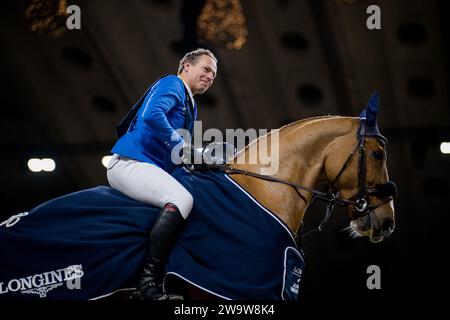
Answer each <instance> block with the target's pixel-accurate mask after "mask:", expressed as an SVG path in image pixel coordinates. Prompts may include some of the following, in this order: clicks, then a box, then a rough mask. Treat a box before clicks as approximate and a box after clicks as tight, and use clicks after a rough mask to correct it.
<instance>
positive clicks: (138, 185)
mask: <svg viewBox="0 0 450 320" xmlns="http://www.w3.org/2000/svg"><path fill="white" fill-rule="evenodd" d="M107 177H108V182H109V184H110V185H111V187H112V188H114V189H116V190H118V191H120V192H122V193H124V194H126V195H127V196H129V197H130V198H133V199H135V200H137V201H141V202H145V203H148V204H151V205H153V206H157V207H159V208H162V207H163V206H164V205H165V204H167V203H169V202H170V203H173V204H174V205H176V206H177V207H178V209H179V210H180V213H181V215H182V216H183V218H184V219H186V218H187V217H188V215H189V213H190V212H191V209H192V205H193V202H194V199H193V198H192V195H191V194H190V193H189V191H187V190H186V189H185V188H184V187H183V186H182V185H181V184H180V183H179V182H178V181H177V180H175V178H174V177H172V176H171V175H170V174H168V173H167V172H166V171H164V170H163V169H161V168H159V167H158V166H156V165H153V164H150V163H145V162H140V161H137V160H133V159H129V158H126V157H122V156H119V155H117V154H114V155H113V157H112V158H111V161H110V162H109V165H108V170H107Z"/></svg>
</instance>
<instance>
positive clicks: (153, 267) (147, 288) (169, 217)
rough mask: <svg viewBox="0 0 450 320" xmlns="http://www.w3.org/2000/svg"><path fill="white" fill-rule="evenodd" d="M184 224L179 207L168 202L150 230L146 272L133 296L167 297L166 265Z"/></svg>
mask: <svg viewBox="0 0 450 320" xmlns="http://www.w3.org/2000/svg"><path fill="white" fill-rule="evenodd" d="M183 225H184V218H183V216H182V215H181V213H180V211H179V210H178V208H177V207H176V206H175V205H174V204H172V203H168V204H166V205H165V206H164V207H163V208H162V210H161V212H160V214H159V216H158V217H157V218H156V222H155V223H154V225H153V228H152V231H151V232H150V244H149V248H148V251H147V259H146V262H145V266H144V272H143V274H142V275H141V278H140V279H139V283H138V287H137V291H136V292H135V293H133V295H132V298H137V299H140V300H160V299H167V296H166V295H165V294H164V292H163V290H162V280H163V277H164V273H163V271H164V265H165V263H166V260H167V258H168V256H169V253H170V250H171V249H172V247H173V245H174V244H175V240H176V238H177V236H178V234H179V233H180V231H181V229H182V227H183Z"/></svg>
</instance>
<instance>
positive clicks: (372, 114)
mask: <svg viewBox="0 0 450 320" xmlns="http://www.w3.org/2000/svg"><path fill="white" fill-rule="evenodd" d="M378 101H379V100H378V93H375V94H374V95H372V97H371V98H370V100H369V103H368V106H367V108H366V109H365V110H364V111H363V112H362V113H361V115H360V117H359V118H355V119H353V120H352V127H353V129H352V130H351V131H350V132H349V133H348V134H346V135H344V136H342V137H340V138H338V139H336V140H337V141H336V142H335V143H333V144H332V145H331V146H330V150H329V152H328V157H327V159H326V163H325V171H326V175H327V178H328V180H329V181H330V182H331V183H332V186H333V187H334V188H335V189H337V191H339V199H338V201H341V202H343V204H344V205H345V206H346V208H347V209H346V210H347V211H348V213H349V215H350V217H351V219H352V221H351V223H350V229H351V230H352V233H353V234H354V235H358V236H368V237H369V239H370V241H372V242H380V241H382V240H383V239H385V238H386V237H388V236H389V235H390V234H391V233H392V232H393V231H394V226H395V219H394V205H393V201H392V199H393V197H394V196H395V195H396V186H395V184H394V183H393V182H391V181H389V176H388V171H387V166H386V160H387V156H386V143H387V140H386V138H385V137H383V136H382V135H381V134H380V132H379V130H378V126H377V121H376V119H377V111H378V106H379V103H378Z"/></svg>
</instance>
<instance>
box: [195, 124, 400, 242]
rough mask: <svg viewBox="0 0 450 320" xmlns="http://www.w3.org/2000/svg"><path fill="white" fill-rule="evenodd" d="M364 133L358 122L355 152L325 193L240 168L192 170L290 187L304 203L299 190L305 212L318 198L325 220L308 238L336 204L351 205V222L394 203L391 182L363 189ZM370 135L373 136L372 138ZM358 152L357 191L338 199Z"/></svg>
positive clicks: (221, 166) (223, 166) (214, 166)
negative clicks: (309, 197)
mask: <svg viewBox="0 0 450 320" xmlns="http://www.w3.org/2000/svg"><path fill="white" fill-rule="evenodd" d="M366 136H367V135H366V130H365V121H364V120H363V119H361V124H360V128H359V130H358V137H359V140H358V143H357V145H356V147H355V149H354V150H353V151H352V152H350V154H349V155H348V157H347V159H346V161H345V162H344V164H343V166H342V167H341V170H339V173H338V174H337V175H336V177H335V178H334V179H333V182H332V183H331V186H330V188H329V190H328V192H322V191H318V190H315V189H312V188H308V187H305V186H302V185H299V184H296V183H293V182H290V181H287V180H283V179H278V178H275V177H272V176H268V175H262V174H259V173H255V172H251V171H247V170H242V169H236V168H233V167H231V166H229V165H226V164H202V165H200V166H195V167H194V168H195V169H194V170H199V171H209V170H210V171H218V172H223V173H226V174H242V175H246V176H249V177H254V178H257V179H261V180H266V181H270V182H275V183H281V184H284V185H287V186H290V187H292V188H293V189H294V190H295V192H296V193H297V195H298V196H299V197H300V198H302V200H303V201H305V202H307V200H306V198H305V197H304V196H303V195H301V194H300V192H299V190H303V191H307V192H309V193H311V194H312V195H313V198H312V200H311V201H310V202H309V203H307V206H306V208H305V213H306V211H307V210H308V208H309V206H310V204H311V203H313V202H314V201H315V200H316V199H319V200H321V201H323V202H325V203H327V210H326V213H325V217H324V219H323V220H322V222H321V223H320V224H319V226H318V227H316V228H314V229H313V230H310V231H308V232H306V233H305V234H303V235H302V237H305V236H307V235H309V234H310V233H312V232H315V231H322V230H323V227H324V225H325V224H326V223H327V221H328V219H329V218H330V216H331V214H332V212H333V211H334V208H335V205H338V206H341V207H344V208H345V207H348V206H350V205H352V206H354V207H355V209H356V212H357V213H351V214H350V218H351V219H352V220H355V219H358V218H361V217H364V216H366V215H367V216H368V217H369V219H370V213H371V212H372V211H374V210H375V209H377V208H379V207H380V206H382V205H384V204H386V203H388V202H390V201H392V200H393V197H395V195H396V192H397V191H396V186H395V183H394V182H392V181H387V182H385V183H383V184H378V185H376V186H374V187H373V188H367V186H366V150H365V148H364V142H365V138H366ZM371 136H372V135H371ZM374 137H375V138H377V139H379V140H381V141H383V142H387V139H386V138H385V137H383V136H381V135H376V136H374ZM357 151H359V156H360V157H359V162H358V192H357V193H356V194H355V195H354V196H353V197H350V198H348V199H344V198H340V197H339V196H338V193H339V191H338V190H337V188H336V187H335V183H336V182H337V180H338V179H339V177H340V176H341V175H342V174H343V173H344V171H345V169H346V168H347V166H348V164H349V163H350V161H351V159H352V158H353V156H354V155H355V153H356V152H357ZM371 195H372V196H377V197H378V198H380V199H381V200H380V201H379V202H377V203H375V204H373V205H372V204H371V202H370V198H369V196H371Z"/></svg>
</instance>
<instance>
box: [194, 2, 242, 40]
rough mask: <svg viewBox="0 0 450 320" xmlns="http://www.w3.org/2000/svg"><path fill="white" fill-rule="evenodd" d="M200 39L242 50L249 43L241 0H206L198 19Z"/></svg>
mask: <svg viewBox="0 0 450 320" xmlns="http://www.w3.org/2000/svg"><path fill="white" fill-rule="evenodd" d="M197 29H198V34H199V36H200V37H202V38H204V39H206V40H208V41H211V42H213V43H223V44H224V45H225V46H226V48H227V49H240V48H242V46H243V45H244V43H245V42H246V41H247V34H248V31H247V25H246V23H245V17H244V12H243V10H242V6H241V3H240V1H239V0H206V3H205V6H204V7H203V9H202V12H201V13H200V15H199V17H198V19H197Z"/></svg>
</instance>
